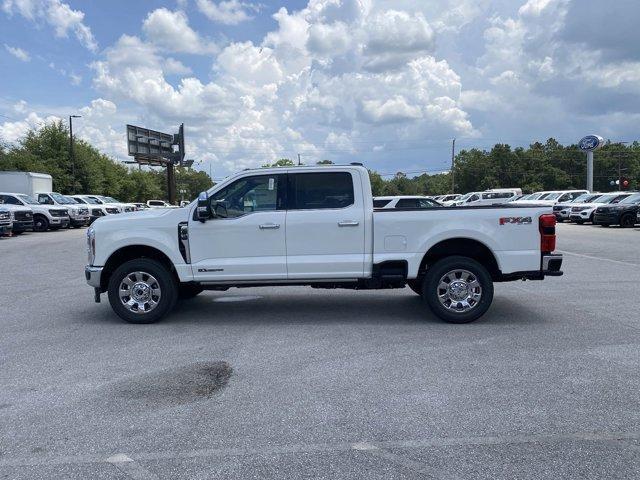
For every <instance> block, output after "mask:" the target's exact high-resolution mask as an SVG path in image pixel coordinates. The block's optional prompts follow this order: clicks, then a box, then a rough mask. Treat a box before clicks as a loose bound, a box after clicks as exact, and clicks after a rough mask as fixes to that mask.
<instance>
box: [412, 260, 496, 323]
mask: <svg viewBox="0 0 640 480" xmlns="http://www.w3.org/2000/svg"><path fill="white" fill-rule="evenodd" d="M422 298H423V299H424V301H425V302H426V303H427V305H429V307H430V308H431V310H432V311H433V313H435V314H436V315H437V316H438V317H439V318H441V319H442V320H444V321H445V322H449V323H469V322H473V321H474V320H477V319H478V318H480V317H481V316H482V315H484V313H485V312H486V311H487V310H488V309H489V307H490V306H491V302H492V301H493V281H492V280H491V275H490V274H489V272H488V271H487V269H486V268H485V267H484V266H482V265H481V264H480V263H478V262H477V261H475V260H473V259H472V258H468V257H463V256H457V255H456V256H451V257H447V258H443V259H442V260H438V261H437V262H435V263H434V264H433V265H431V266H430V267H429V268H428V270H427V273H426V275H425V278H424V282H423V284H422Z"/></svg>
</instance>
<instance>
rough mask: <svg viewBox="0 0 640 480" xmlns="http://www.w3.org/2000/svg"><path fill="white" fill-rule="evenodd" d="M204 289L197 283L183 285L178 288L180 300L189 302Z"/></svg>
mask: <svg viewBox="0 0 640 480" xmlns="http://www.w3.org/2000/svg"><path fill="white" fill-rule="evenodd" d="M203 290H204V288H203V287H202V286H201V285H198V284H195V283H181V284H180V286H179V287H178V299H180V300H189V299H191V298H193V297H196V296H198V295H200V294H201V293H202V292H203Z"/></svg>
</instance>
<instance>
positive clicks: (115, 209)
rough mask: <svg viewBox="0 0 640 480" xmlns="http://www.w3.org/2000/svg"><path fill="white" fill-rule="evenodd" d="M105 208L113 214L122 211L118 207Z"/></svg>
mask: <svg viewBox="0 0 640 480" xmlns="http://www.w3.org/2000/svg"><path fill="white" fill-rule="evenodd" d="M105 210H106V211H107V213H111V214H115V213H120V210H118V209H117V208H112V207H108V208H105Z"/></svg>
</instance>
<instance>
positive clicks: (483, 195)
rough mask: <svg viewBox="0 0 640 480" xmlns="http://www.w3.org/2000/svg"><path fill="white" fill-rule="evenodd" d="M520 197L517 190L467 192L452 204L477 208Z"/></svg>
mask: <svg viewBox="0 0 640 480" xmlns="http://www.w3.org/2000/svg"><path fill="white" fill-rule="evenodd" d="M520 195H522V190H521V189H519V188H496V189H493V190H485V191H484V192H469V193H467V194H466V195H463V196H462V197H460V198H459V199H458V200H457V201H455V202H454V203H453V206H456V207H477V206H480V205H496V204H500V203H507V202H510V201H511V200H513V199H514V198H516V197H518V196H520Z"/></svg>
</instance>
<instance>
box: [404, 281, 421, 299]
mask: <svg viewBox="0 0 640 480" xmlns="http://www.w3.org/2000/svg"><path fill="white" fill-rule="evenodd" d="M407 287H409V288H410V289H411V290H413V291H414V292H415V293H417V294H418V295H420V296H422V279H421V278H416V279H415V280H407Z"/></svg>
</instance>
